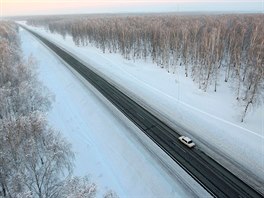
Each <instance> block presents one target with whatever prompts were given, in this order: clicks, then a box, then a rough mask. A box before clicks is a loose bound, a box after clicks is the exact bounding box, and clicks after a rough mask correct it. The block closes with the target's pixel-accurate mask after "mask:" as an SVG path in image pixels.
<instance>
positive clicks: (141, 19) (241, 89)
mask: <svg viewBox="0 0 264 198" xmlns="http://www.w3.org/2000/svg"><path fill="white" fill-rule="evenodd" d="M28 24H29V25H33V26H44V27H46V28H47V29H48V30H49V31H50V32H52V33H54V32H55V33H59V34H61V35H62V36H63V37H65V36H66V35H70V36H72V38H73V41H74V42H75V44H76V45H78V46H80V45H82V46H87V45H92V46H95V47H97V48H100V49H102V51H103V52H109V53H121V54H122V55H123V57H124V58H126V59H129V60H130V59H132V60H135V59H145V60H146V59H151V60H152V61H153V63H156V64H157V65H158V66H160V67H161V68H164V69H166V70H167V71H168V72H169V73H176V72H177V69H178V68H179V67H183V68H184V70H185V76H186V77H189V76H190V77H191V78H192V79H193V81H194V82H196V83H197V84H198V87H199V89H202V90H204V91H207V90H208V88H209V87H210V86H213V88H214V91H215V92H216V91H217V86H218V84H219V82H220V81H224V82H228V81H230V82H231V84H232V87H234V90H235V97H236V100H237V101H238V102H239V103H240V104H241V105H242V106H243V108H244V111H243V115H242V118H241V121H242V122H243V120H244V118H245V116H246V113H247V112H248V109H249V108H250V107H251V106H252V107H254V106H255V107H256V106H258V105H260V104H262V103H263V100H264V99H263V98H264V96H263V93H264V15H263V14H254V15H253V14H252V15H242V14H241V15H212V16H209V15H204V16H202V15H201V16H190V15H186V16H184V15H181V16H180V15H146V16H144V15H143V16H142V15H141V16H117V15H115V16H93V17H89V16H79V17H74V18H69V17H42V18H41V17H40V18H31V19H29V20H28Z"/></svg>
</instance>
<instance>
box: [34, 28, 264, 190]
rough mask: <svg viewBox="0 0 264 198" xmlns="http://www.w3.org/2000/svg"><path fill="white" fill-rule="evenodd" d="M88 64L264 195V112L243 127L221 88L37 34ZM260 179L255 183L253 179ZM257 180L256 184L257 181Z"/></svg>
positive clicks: (260, 110)
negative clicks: (206, 88)
mask: <svg viewBox="0 0 264 198" xmlns="http://www.w3.org/2000/svg"><path fill="white" fill-rule="evenodd" d="M30 28H32V29H34V30H36V31H37V32H39V33H41V34H42V35H43V36H45V37H47V38H48V39H50V40H52V41H54V42H56V43H57V44H59V45H60V46H62V47H63V48H65V49H67V50H68V51H70V52H71V53H73V54H75V55H76V56H78V57H79V58H80V59H81V60H83V61H84V62H86V63H88V64H89V65H90V67H92V68H94V69H95V70H96V71H97V72H99V73H101V74H102V75H104V76H105V77H106V78H107V79H108V80H109V81H110V82H112V83H113V84H115V85H117V86H118V87H120V89H121V90H123V91H125V92H126V93H128V94H129V95H130V96H131V97H132V98H134V99H135V100H137V101H138V102H139V103H141V104H142V105H144V106H146V107H147V108H148V109H150V110H151V111H152V112H153V113H154V114H157V115H162V116H163V119H164V120H165V121H166V122H167V123H169V124H170V125H171V126H173V127H175V128H178V129H179V130H180V131H181V132H182V133H183V134H187V135H188V136H190V137H192V138H193V139H194V140H195V141H196V143H197V145H198V147H199V148H200V149H202V150H204V151H205V152H206V153H208V154H209V155H211V156H212V157H213V158H214V159H216V160H218V161H219V162H221V163H222V164H223V165H225V166H226V167H228V168H229V169H230V170H231V171H233V172H235V173H236V174H237V175H239V176H240V177H241V178H244V179H246V180H248V181H249V182H250V183H251V184H254V185H258V188H259V189H261V190H262V192H264V189H263V188H264V187H263V185H262V184H263V182H264V171H263V170H264V157H263V156H264V106H263V105H262V106H260V107H259V108H258V109H256V110H255V111H251V112H249V114H248V115H247V118H246V120H245V122H244V123H241V122H240V115H241V114H240V111H241V108H240V107H239V106H238V105H237V104H236V101H235V100H234V98H235V97H234V95H233V93H232V89H230V87H228V85H226V84H225V83H221V84H220V86H219V87H218V91H217V93H214V92H213V91H211V90H209V91H208V92H206V93H205V92H203V91H200V90H198V89H197V85H196V84H194V83H193V81H192V80H191V79H190V78H185V77H184V71H181V70H179V71H178V72H177V73H176V74H175V75H173V74H168V73H167V72H166V71H165V70H163V69H161V68H159V67H157V66H156V65H154V64H152V63H151V61H147V62H145V61H141V60H137V61H136V62H133V61H132V60H131V61H129V60H125V59H123V58H122V57H121V56H120V55H119V54H110V53H105V54H104V53H102V52H101V51H100V50H99V49H96V48H95V47H92V46H89V47H77V46H75V45H74V43H73V41H72V39H71V37H70V36H66V38H65V40H64V39H63V38H62V37H61V36H60V35H58V34H51V33H49V32H46V31H45V30H44V29H43V28H33V27H30ZM250 176H252V177H253V178H255V179H258V180H259V182H256V183H254V181H253V180H251V177H250ZM255 179H254V180H255Z"/></svg>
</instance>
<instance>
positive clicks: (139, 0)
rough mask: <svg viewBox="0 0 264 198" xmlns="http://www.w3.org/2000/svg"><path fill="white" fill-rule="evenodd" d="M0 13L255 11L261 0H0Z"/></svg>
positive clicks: (263, 10)
mask: <svg viewBox="0 0 264 198" xmlns="http://www.w3.org/2000/svg"><path fill="white" fill-rule="evenodd" d="M0 1H1V4H0V7H1V16H17V15H47V14H79V13H125V12H177V11H180V12H192V11H193V12H202V11H209V12H212V11H227V12H258V13H264V5H263V4H264V0H0Z"/></svg>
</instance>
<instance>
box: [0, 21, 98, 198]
mask: <svg viewBox="0 0 264 198" xmlns="http://www.w3.org/2000/svg"><path fill="white" fill-rule="evenodd" d="M17 31H18V28H17V26H16V25H15V24H13V23H10V22H0V197H12V198H18V197H19V198H20V197H23V198H24V197H25V198H33V197H34V198H35V197H39V198H51V197H69V198H70V197H80V198H84V197H94V196H95V195H96V190H97V189H96V186H95V184H90V183H89V182H88V180H87V179H85V178H77V177H76V178H72V170H73V159H74V153H73V152H72V150H71V145H70V144H69V143H68V142H67V141H66V140H65V139H64V138H63V137H62V136H61V135H60V134H59V133H58V132H57V131H55V130H54V129H52V128H51V127H49V125H48V123H47V120H46V113H47V111H48V110H49V109H50V107H51V101H52V97H51V95H50V94H49V92H48V90H47V89H46V88H45V87H44V86H43V85H42V84H41V83H40V82H39V81H38V80H37V77H36V73H35V72H34V67H35V63H34V60H33V59H32V58H30V60H28V61H24V60H23V58H22V56H21V50H20V42H19V38H18V34H17Z"/></svg>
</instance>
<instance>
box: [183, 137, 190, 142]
mask: <svg viewBox="0 0 264 198" xmlns="http://www.w3.org/2000/svg"><path fill="white" fill-rule="evenodd" d="M183 139H185V140H186V141H187V142H189V141H192V140H191V139H190V138H188V137H186V136H185V137H183Z"/></svg>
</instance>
